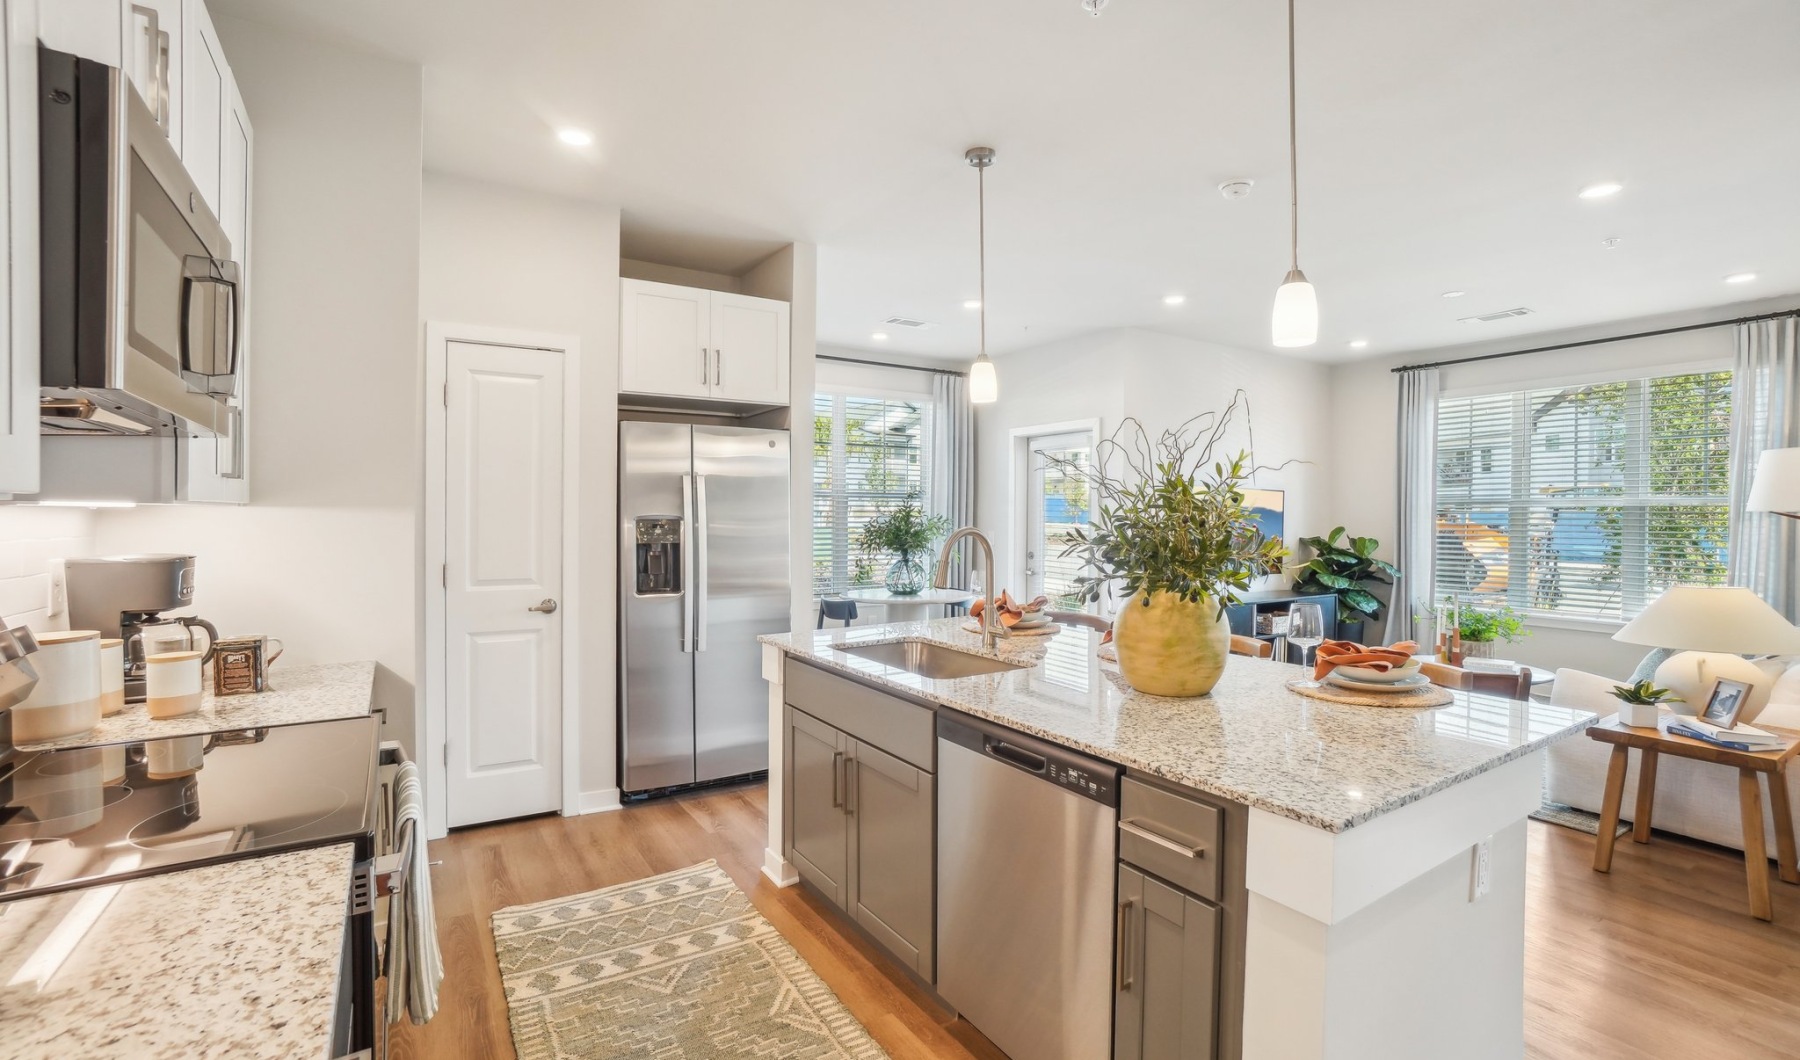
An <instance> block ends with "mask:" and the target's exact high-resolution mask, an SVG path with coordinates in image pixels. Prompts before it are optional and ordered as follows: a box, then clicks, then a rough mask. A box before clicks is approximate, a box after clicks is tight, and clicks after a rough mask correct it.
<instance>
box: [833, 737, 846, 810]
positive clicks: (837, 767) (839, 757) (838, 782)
mask: <svg viewBox="0 0 1800 1060" xmlns="http://www.w3.org/2000/svg"><path fill="white" fill-rule="evenodd" d="M843 777H844V752H842V751H833V752H831V807H832V809H834V810H841V809H843V808H844V786H843Z"/></svg>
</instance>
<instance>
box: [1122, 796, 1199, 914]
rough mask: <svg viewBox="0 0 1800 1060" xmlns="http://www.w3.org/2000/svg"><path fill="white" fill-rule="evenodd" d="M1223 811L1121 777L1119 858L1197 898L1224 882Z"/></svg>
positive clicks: (1195, 800)
mask: <svg viewBox="0 0 1800 1060" xmlns="http://www.w3.org/2000/svg"><path fill="white" fill-rule="evenodd" d="M1224 830H1225V811H1224V810H1222V809H1221V808H1219V807H1217V806H1213V805H1210V804H1208V803H1204V802H1200V801H1199V800H1197V799H1191V798H1188V797H1186V796H1183V795H1177V794H1176V793H1174V792H1172V791H1166V790H1164V789H1162V788H1159V787H1153V786H1151V785H1149V784H1146V783H1144V782H1143V781H1140V780H1134V779H1132V778H1131V777H1126V778H1125V781H1124V783H1123V784H1121V785H1120V786H1119V858H1120V860H1123V861H1129V862H1131V863H1132V864H1133V865H1137V866H1139V867H1140V868H1143V869H1145V870H1147V871H1148V872H1150V873H1152V874H1153V875H1156V876H1160V877H1162V878H1163V879H1165V880H1168V881H1169V882H1170V883H1173V884H1175V885H1176V886H1177V887H1181V888H1183V889H1185V890H1187V891H1190V892H1192V893H1194V894H1197V895H1199V896H1200V897H1202V898H1210V899H1213V900H1215V901H1217V900H1218V898H1219V894H1220V891H1221V888H1222V886H1223V880H1224V871H1223V870H1224V866H1223V863H1222V858H1223V857H1224V853H1225V842H1224V839H1225V836H1224Z"/></svg>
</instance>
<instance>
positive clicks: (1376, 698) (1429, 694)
mask: <svg viewBox="0 0 1800 1060" xmlns="http://www.w3.org/2000/svg"><path fill="white" fill-rule="evenodd" d="M1288 691H1290V692H1293V693H1295V694H1297V695H1302V696H1305V697H1306V698H1308V699H1322V700H1324V701H1325V702H1327V703H1344V704H1347V705H1349V706H1353V707H1442V706H1447V705H1448V704H1450V703H1454V702H1455V701H1456V697H1455V696H1453V695H1451V694H1450V690H1449V689H1448V688H1439V687H1438V686H1437V685H1420V686H1418V687H1417V688H1414V689H1411V690H1409V691H1406V692H1354V691H1351V690H1350V689H1348V688H1338V687H1336V686H1335V685H1320V686H1319V687H1318V688H1307V687H1305V686H1303V685H1302V684H1301V683H1300V682H1298V681H1289V682H1288Z"/></svg>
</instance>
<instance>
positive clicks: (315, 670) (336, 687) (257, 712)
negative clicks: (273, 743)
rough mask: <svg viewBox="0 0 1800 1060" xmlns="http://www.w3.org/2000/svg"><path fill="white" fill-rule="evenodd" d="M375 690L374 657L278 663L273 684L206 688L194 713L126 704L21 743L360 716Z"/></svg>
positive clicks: (90, 741) (54, 745)
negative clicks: (226, 692) (244, 689)
mask: <svg viewBox="0 0 1800 1060" xmlns="http://www.w3.org/2000/svg"><path fill="white" fill-rule="evenodd" d="M208 683H209V684H210V681H209V682H208ZM374 689H375V664H374V663H373V662H348V663H326V664H324V665H320V666H295V667H282V666H277V667H275V668H273V669H272V670H271V671H270V673H269V689H268V691H265V692H257V693H253V694H251V695H243V696H214V695H213V694H212V693H211V692H210V691H208V692H207V693H206V695H205V697H204V698H203V700H202V702H201V704H200V709H199V710H198V711H196V712H195V713H193V714H188V715H185V716H183V717H179V718H167V719H162V720H158V719H155V718H152V717H151V716H150V715H149V714H148V713H147V712H146V711H145V709H144V705H143V704H142V703H128V704H126V706H125V709H124V710H121V711H120V712H118V713H117V714H114V715H113V716H111V717H109V718H101V719H100V724H99V725H98V726H97V727H95V728H92V729H89V730H88V731H87V732H84V733H78V734H77V735H74V736H65V737H63V738H61V739H59V740H45V741H44V742H42V743H25V744H20V745H19V750H21V751H54V750H60V749H62V748H65V747H94V746H98V745H100V744H108V743H135V742H137V741H139V740H160V739H164V738H166V737H170V736H197V735H200V734H202V733H209V732H229V731H231V730H234V729H261V728H267V727H269V726H273V725H300V724H304V723H306V722H311V721H335V720H336V719H338V718H360V717H364V716H366V715H367V714H368V713H369V706H370V703H371V701H372V697H373V695H374Z"/></svg>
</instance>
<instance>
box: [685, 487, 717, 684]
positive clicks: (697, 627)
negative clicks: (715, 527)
mask: <svg viewBox="0 0 1800 1060" xmlns="http://www.w3.org/2000/svg"><path fill="white" fill-rule="evenodd" d="M694 542H695V544H696V546H697V547H696V551H697V552H698V553H699V554H698V555H697V556H695V557H694V567H695V572H696V573H697V574H698V577H696V578H695V579H694V580H693V581H691V582H689V583H688V596H689V598H691V599H692V600H693V601H694V650H695V651H705V650H706V568H707V565H708V564H709V563H711V562H712V554H711V544H710V542H708V541H707V531H706V476H705V475H695V476H694Z"/></svg>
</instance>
